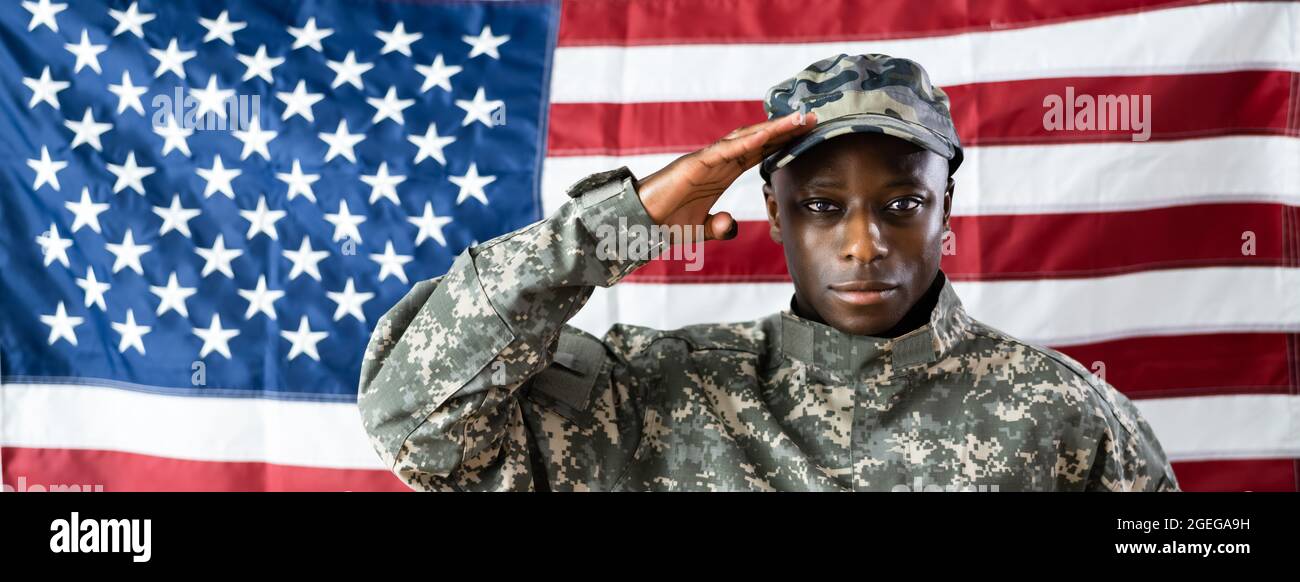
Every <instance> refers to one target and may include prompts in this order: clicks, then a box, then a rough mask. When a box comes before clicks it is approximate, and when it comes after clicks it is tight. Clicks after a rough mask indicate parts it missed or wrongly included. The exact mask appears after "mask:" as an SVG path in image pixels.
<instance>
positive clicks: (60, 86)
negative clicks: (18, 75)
mask: <svg viewBox="0 0 1300 582" xmlns="http://www.w3.org/2000/svg"><path fill="white" fill-rule="evenodd" d="M23 84H24V85H27V88H28V89H31V90H32V100H31V102H30V103H28V104H27V108H28V109H33V108H35V107H36V104H37V103H41V102H45V103H49V104H50V107H53V108H55V109H58V108H59V100H58V99H57V97H58V96H59V91H62V90H64V89H67V88H68V86H70V85H71V83H69V82H67V81H55V80H54V79H53V78H51V77H50V67H49V66H48V65H46V67H45V70H44V71H41V78H39V79H29V78H27V77H23Z"/></svg>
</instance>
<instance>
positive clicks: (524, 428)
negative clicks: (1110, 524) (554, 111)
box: [358, 55, 1178, 491]
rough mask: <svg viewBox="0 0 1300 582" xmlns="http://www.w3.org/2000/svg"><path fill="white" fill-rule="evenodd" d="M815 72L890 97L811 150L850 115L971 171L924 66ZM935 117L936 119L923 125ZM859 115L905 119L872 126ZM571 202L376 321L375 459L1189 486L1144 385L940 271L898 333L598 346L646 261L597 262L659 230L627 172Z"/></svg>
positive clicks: (853, 61) (806, 483)
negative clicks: (938, 286)
mask: <svg viewBox="0 0 1300 582" xmlns="http://www.w3.org/2000/svg"><path fill="white" fill-rule="evenodd" d="M846 60H847V61H848V62H845V61H846ZM913 66H914V68H913ZM899 71H902V72H901V73H900V72H899ZM909 71H910V72H909ZM828 74H829V75H831V78H834V79H835V81H834V82H833V83H830V82H827V80H826V79H827V78H826V75H828ZM864 75H865V76H867V77H869V78H867V79H865V80H864V79H862V78H861V77H862V76H864ZM873 75H875V76H880V75H884V76H886V77H889V78H890V79H892V80H891V81H889V82H882V81H880V80H879V79H873V78H870V77H872V76H873ZM918 75H919V76H920V77H921V79H920V80H918ZM800 76H802V80H803V81H807V82H808V83H811V85H809V86H811V87H812V89H810V90H811V91H813V92H816V91H822V92H826V91H830V92H835V91H841V92H845V93H851V92H853V91H854V90H855V89H854V88H855V87H856V88H862V87H866V90H867V91H868V92H871V91H878V90H885V91H886V92H888V93H889V94H890V95H891V96H890V97H889V98H885V97H880V96H876V97H871V96H863V95H857V96H849V97H847V98H846V99H847V100H849V101H855V100H856V102H858V103H859V105H858V106H855V107H856V109H854V108H850V109H847V110H843V111H840V112H838V113H836V112H830V111H826V110H818V109H815V108H814V109H813V110H816V111H818V119H819V122H818V128H817V129H815V130H814V131H813V132H810V134H809V136H807V137H808V139H819V140H824V139H829V137H827V135H826V134H827V133H828V132H834V131H837V130H838V128H836V127H830V124H833V123H836V122H837V121H838V120H837V118H838V117H850V118H852V119H853V120H854V121H853V122H852V123H849V124H848V125H841V127H852V129H851V130H850V131H883V132H886V133H890V134H891V135H894V131H895V129H897V130H898V132H900V133H904V134H907V132H912V133H911V134H908V135H911V136H912V137H910V138H905V139H909V141H914V143H917V144H918V145H922V146H925V147H929V148H931V149H934V148H940V149H943V148H945V143H946V145H948V146H951V148H948V149H946V150H945V151H939V152H938V153H940V154H941V155H945V154H946V155H945V157H947V158H948V159H949V160H955V161H956V162H960V145H959V144H958V142H957V141H956V133H955V130H953V131H951V132H950V133H951V136H947V137H944V139H945V140H947V142H939V141H936V140H935V139H931V137H932V136H931V135H930V133H933V134H934V135H943V134H944V133H945V132H947V131H948V129H947V128H944V127H942V126H940V127H939V131H938V132H934V130H933V127H931V126H934V125H935V124H936V123H939V124H942V123H943V122H945V121H946V123H947V124H948V126H949V127H950V126H951V120H950V119H948V118H947V115H948V111H947V103H946V100H947V98H946V97H943V96H942V92H941V91H938V89H937V88H931V87H929V81H928V78H925V76H924V71H923V70H921V69H920V67H919V65H915V64H914V63H911V61H905V60H903V59H890V58H889V57H884V56H883V55H857V56H854V57H848V56H846V55H840V56H839V57H836V58H833V59H827V60H825V61H819V62H818V63H814V64H813V65H812V66H810V67H809V68H808V69H806V70H805V71H804V72H803V73H801V74H800V75H797V76H796V78H795V79H793V80H792V81H794V82H790V81H788V82H787V83H783V85H785V86H786V87H787V88H789V87H799V86H801V83H800V82H799V81H800ZM809 79H811V80H809ZM819 79H820V80H819ZM898 85H910V86H911V87H912V89H909V90H908V91H911V92H912V94H913V95H921V96H922V98H923V99H926V98H927V97H925V96H926V95H928V96H929V97H928V99H929V101H927V102H925V103H920V104H918V103H917V102H916V98H908V97H906V93H907V92H908V91H902V92H900V89H899V88H898ZM781 87H782V86H781V85H778V87H776V88H773V90H772V91H770V92H769V99H768V112H769V117H772V116H774V115H776V114H779V113H774V111H776V112H779V110H780V109H781V107H782V106H781V105H780V103H787V104H788V103H790V102H791V100H790V99H789V98H788V96H789V95H791V94H799V93H801V92H803V90H801V89H795V90H793V91H792V92H791V91H782V90H780V88H781ZM804 93H806V92H804ZM774 96H775V98H774ZM939 97H942V107H939V106H938V105H936V104H937V103H938V99H939ZM793 101H795V102H818V103H823V104H825V103H833V102H835V101H837V99H836V98H834V97H829V98H828V97H826V96H824V95H823V96H821V97H817V96H816V95H811V96H810V95H807V94H805V95H803V97H799V98H796V99H794V100H793ZM778 102H780V103H778ZM909 102H910V103H912V106H911V107H910V108H903V107H901V105H900V104H902V105H906V104H907V103H909ZM796 107H797V105H796ZM927 107H928V108H929V111H931V112H936V111H937V112H940V113H941V115H938V116H937V117H936V116H930V117H928V118H925V117H917V115H921V114H918V113H916V112H917V111H922V110H924V109H926V108H927ZM873 108H875V109H873ZM854 111H857V112H858V113H862V112H863V111H866V112H871V111H875V112H876V113H875V115H883V116H886V117H891V118H894V117H895V116H894V115H893V114H900V115H901V117H899V118H898V119H902V120H903V122H905V123H900V124H894V123H893V122H892V121H887V122H884V123H881V124H875V125H873V124H871V123H869V122H867V121H864V119H869V117H864V116H861V115H859V114H858V113H854ZM823 112H827V115H826V116H823V114H822V113H823ZM926 115H928V114H926ZM903 118H906V119H903ZM824 122H825V125H826V126H827V127H830V129H827V130H826V131H823V130H824V129H826V128H825V127H823V125H824ZM908 123H911V125H917V126H918V127H920V128H921V129H917V128H913V127H910V126H909V125H908ZM881 126H888V127H885V128H883V129H882V127H881ZM890 128H893V129H890ZM922 130H924V132H930V133H924V132H923V131H922ZM834 135H839V134H838V133H836V134H834ZM916 135H921V137H916ZM831 137H833V135H832V136H831ZM900 137H902V136H900ZM936 139H937V138H936ZM925 142H929V145H927V144H926V143H925ZM798 147H799V146H798V144H794V145H793V146H790V147H787V148H786V150H785V151H783V152H778V153H776V154H773V156H772V157H771V158H769V162H772V161H773V160H778V161H779V160H784V161H785V162H788V161H789V157H787V154H788V155H789V156H793V155H797V154H798V152H796V153H791V152H794V151H795V150H796V149H797V148H798ZM802 151H806V150H802ZM936 151H938V150H936ZM780 165H784V162H782V163H781V164H776V165H773V166H772V168H773V169H774V168H776V167H780ZM953 165H954V166H955V163H954V164H953ZM568 194H569V196H570V197H571V198H572V199H571V200H569V201H568V202H567V203H565V204H564V205H563V206H561V207H560V208H559V209H558V210H557V211H556V212H555V213H554V214H553V215H551V216H550V217H548V218H546V219H545V220H542V221H539V222H536V223H533V224H531V225H529V226H527V227H524V228H522V229H520V230H517V231H515V232H512V233H508V234H505V235H502V236H500V237H497V238H495V239H492V240H490V241H487V242H485V243H482V244H480V245H477V246H473V247H470V248H468V249H466V250H465V251H464V252H462V253H461V254H460V255H459V256H458V257H457V258H456V260H455V262H454V263H453V264H452V266H451V268H450V269H449V270H448V272H447V273H446V274H445V275H443V276H440V277H437V278H434V279H429V280H426V281H421V282H419V283H417V284H416V285H415V286H414V288H413V289H412V290H411V291H410V292H409V293H408V294H407V295H406V296H405V297H404V298H403V299H402V300H401V301H400V302H398V303H397V305H395V306H394V307H393V308H392V309H391V310H390V311H389V312H388V313H387V314H385V315H384V317H383V318H382V319H381V320H380V321H379V322H378V324H377V327H376V329H375V331H374V334H373V336H372V337H371V339H370V342H369V345H368V346H367V348H366V354H365V360H364V363H363V365H362V370H361V379H360V386H359V390H358V406H359V408H360V411H361V415H362V421H363V424H364V426H365V429H366V431H367V433H368V434H369V435H370V439H371V442H372V444H373V446H374V448H375V450H376V451H377V452H378V453H379V455H380V457H381V458H382V459H383V461H384V463H385V464H386V465H387V466H389V467H390V468H391V469H392V470H393V471H394V473H396V474H397V476H398V477H400V478H401V479H402V480H403V481H404V482H406V483H407V484H408V485H410V486H411V487H412V488H413V489H417V490H427V491H455V490H469V491H527V490H536V489H550V490H561V491H611V490H632V491H644V490H682V491H694V490H719V491H769V490H785V491H932V490H963V491H1023V490H1033V491H1059V490H1078V491H1083V490H1109V491H1133V490H1138V491H1176V490H1177V489H1178V483H1177V480H1176V479H1175V477H1174V473H1173V470H1172V469H1171V467H1170V464H1169V461H1168V460H1167V458H1166V456H1165V454H1164V451H1163V450H1162V448H1161V446H1160V444H1159V442H1158V441H1157V440H1156V438H1155V436H1154V435H1153V434H1152V431H1151V427H1150V426H1148V424H1147V422H1146V421H1145V420H1144V419H1143V418H1142V416H1141V415H1140V414H1139V413H1138V410H1137V409H1136V407H1134V405H1133V403H1132V402H1130V401H1129V399H1128V398H1126V397H1125V396H1124V395H1122V394H1120V393H1119V392H1118V391H1116V390H1115V389H1114V388H1113V387H1111V386H1110V385H1109V384H1107V383H1106V382H1104V381H1102V380H1100V379H1099V378H1097V377H1095V376H1094V375H1093V374H1091V373H1089V371H1088V370H1087V369H1085V368H1083V367H1082V366H1080V365H1079V363H1078V362H1076V361H1074V360H1072V359H1070V358H1069V357H1067V356H1065V355H1063V354H1060V353H1058V352H1055V351H1053V350H1050V349H1047V348H1043V347H1038V346H1033V345H1029V344H1026V343H1024V342H1022V341H1019V340H1017V339H1015V338H1013V337H1011V336H1008V335H1007V334H1005V333H1003V332H1001V331H999V330H997V329H995V328H992V327H990V326H988V325H985V324H982V323H980V322H978V321H975V320H974V319H972V318H971V317H970V316H969V315H968V314H967V313H966V312H965V310H963V309H962V306H961V302H960V301H959V300H958V298H957V295H956V293H955V292H954V291H953V288H952V285H951V283H949V282H948V281H947V278H946V277H944V279H943V288H942V291H941V293H940V295H939V299H938V302H937V304H936V305H935V307H934V309H933V311H932V312H931V316H930V322H929V324H927V325H924V326H922V327H920V328H918V329H916V330H913V331H912V332H910V333H907V334H904V335H902V336H899V337H897V338H894V339H885V338H876V337H868V336H854V335H849V334H845V333H843V332H840V331H838V330H836V329H834V328H832V327H830V326H827V325H825V324H820V323H816V322H813V321H810V320H807V319H804V318H801V317H799V316H797V315H795V314H794V313H793V312H792V311H790V310H785V311H782V312H780V313H774V314H772V315H769V316H767V317H764V318H762V319H758V320H755V321H749V322H744V323H729V324H702V325H693V326H687V327H684V328H681V329H677V330H657V329H650V328H646V327H640V326H631V325H621V324H620V325H614V326H613V327H612V328H611V329H610V330H609V332H608V333H607V334H606V335H605V337H604V338H596V337H594V336H592V335H590V334H588V333H586V332H583V331H581V330H579V329H577V328H574V327H572V326H570V325H568V324H567V323H566V322H567V321H568V320H569V319H570V318H571V317H572V316H573V315H574V314H575V313H577V312H578V310H579V309H580V308H581V307H582V306H583V305H584V304H585V302H586V301H587V298H588V297H590V295H591V292H592V290H593V288H594V287H595V286H597V285H599V286H601V287H608V286H611V285H614V284H615V283H617V282H619V280H621V279H622V278H623V277H624V276H626V275H627V274H628V273H630V272H631V271H633V270H634V269H636V268H637V267H639V266H641V265H643V264H645V263H646V262H648V258H649V255H648V254H647V253H631V252H630V253H624V255H625V256H618V254H617V253H613V254H611V253H599V252H597V242H598V238H597V236H596V235H597V234H598V233H603V234H606V235H607V234H608V233H609V232H611V231H612V232H617V233H619V235H620V236H624V237H626V239H627V240H629V241H630V243H629V245H628V248H629V249H634V248H636V247H637V245H638V244H647V242H648V241H647V239H648V237H647V233H648V229H649V227H651V226H652V225H653V221H652V220H651V219H650V217H649V215H648V214H647V213H646V210H645V207H644V206H643V205H642V204H641V201H640V197H639V196H638V194H637V192H636V181H635V178H634V176H632V174H631V172H630V171H628V169H627V168H626V167H621V168H618V169H617V170H613V171H609V172H602V173H597V174H593V175H591V176H588V177H586V178H584V179H583V180H581V181H579V182H578V183H577V184H575V185H574V186H572V187H571V188H570V189H569V191H568ZM712 244H727V243H712ZM611 255H612V256H611ZM940 276H942V274H941V275H940ZM647 308H650V309H673V306H672V305H654V306H647Z"/></svg>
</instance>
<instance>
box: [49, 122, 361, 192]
mask: <svg viewBox="0 0 1300 582" xmlns="http://www.w3.org/2000/svg"><path fill="white" fill-rule="evenodd" d="M320 138H321V139H322V140H324V141H325V143H327V144H329V146H330V147H329V151H327V152H325V161H326V162H328V161H330V160H332V159H334V157H335V156H343V157H345V158H347V159H348V161H349V162H352V163H354V164H355V163H356V161H357V156H356V153H355V152H353V151H352V148H354V147H356V145H357V144H359V143H361V141H362V140H364V139H366V134H364V133H348V120H346V119H340V120H339V127H338V129H336V130H334V133H325V132H321V133H320ZM55 190H58V188H55Z"/></svg>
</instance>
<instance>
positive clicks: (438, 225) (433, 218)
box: [406, 202, 451, 247]
mask: <svg viewBox="0 0 1300 582" xmlns="http://www.w3.org/2000/svg"><path fill="white" fill-rule="evenodd" d="M406 221H407V222H409V223H411V224H414V225H415V226H417V227H419V228H420V232H419V233H417V234H416V235H415V246H417V247H418V246H420V243H422V242H424V240H425V239H428V238H432V239H433V240H435V241H438V244H440V245H442V246H444V247H445V246H447V239H446V238H444V237H443V236H442V227H443V226H446V225H447V224H450V223H451V218H448V217H444V216H438V215H436V214H434V213H433V203H432V202H425V203H424V216H421V217H419V218H409V217H408V218H407V219H406Z"/></svg>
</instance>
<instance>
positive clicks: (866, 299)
mask: <svg viewBox="0 0 1300 582" xmlns="http://www.w3.org/2000/svg"><path fill="white" fill-rule="evenodd" d="M830 290H831V294H832V295H834V296H835V297H836V298H837V299H839V300H840V301H843V302H845V303H848V304H851V305H875V304H879V303H884V302H885V300H887V299H888V298H889V297H890V296H891V295H892V294H894V293H896V292H897V291H898V285H895V284H893V283H889V282H886V281H866V280H862V281H845V282H843V283H835V284H832V285H830Z"/></svg>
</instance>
